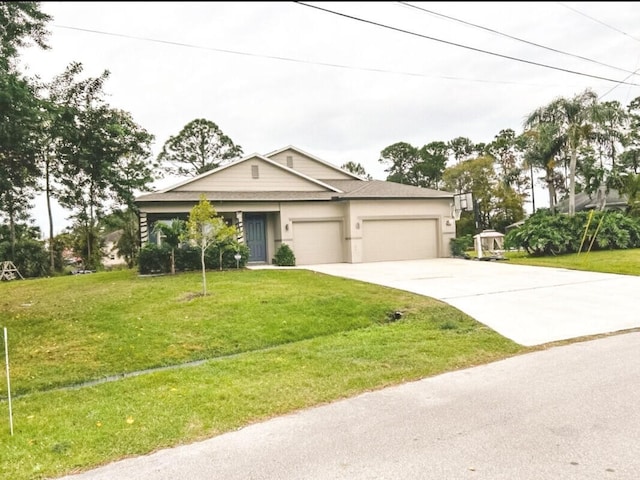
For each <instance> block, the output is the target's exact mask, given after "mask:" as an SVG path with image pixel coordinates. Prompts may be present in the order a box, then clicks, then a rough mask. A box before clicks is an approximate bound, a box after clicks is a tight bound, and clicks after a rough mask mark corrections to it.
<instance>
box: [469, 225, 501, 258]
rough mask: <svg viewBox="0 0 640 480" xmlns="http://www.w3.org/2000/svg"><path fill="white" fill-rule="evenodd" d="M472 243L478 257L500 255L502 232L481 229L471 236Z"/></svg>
mask: <svg viewBox="0 0 640 480" xmlns="http://www.w3.org/2000/svg"><path fill="white" fill-rule="evenodd" d="M473 243H474V247H475V250H476V253H477V255H478V258H482V257H484V256H486V255H488V256H496V255H499V256H502V254H503V253H504V234H503V233H500V232H496V231H495V230H483V231H482V232H480V233H478V234H477V235H474V236H473Z"/></svg>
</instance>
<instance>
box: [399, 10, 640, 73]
mask: <svg viewBox="0 0 640 480" xmlns="http://www.w3.org/2000/svg"><path fill="white" fill-rule="evenodd" d="M398 3H399V4H401V5H404V6H407V7H410V8H415V9H416V10H421V11H423V12H425V13H429V14H431V15H435V16H438V17H442V18H446V19H448V20H453V21H454V22H458V23H462V24H464V25H468V26H471V27H474V28H479V29H481V30H485V31H487V32H491V33H494V34H496V35H500V36H502V37H506V38H510V39H511V40H516V41H518V42H522V43H526V44H527V45H532V46H534V47H538V48H542V49H544V50H549V51H550V52H554V53H559V54H561V55H567V56H569V57H574V58H578V59H580V60H585V61H587V62H591V63H596V64H598V65H602V66H603V67H608V68H613V69H614V70H619V71H621V72H624V73H630V74H631V75H635V74H636V72H632V71H630V70H626V69H624V68H620V67H616V66H614V65H608V64H606V63H602V62H599V61H597V60H593V59H592V58H587V57H583V56H581V55H577V54H574V53H569V52H563V51H562V50H558V49H555V48H552V47H547V46H545V45H541V44H539V43H535V42H530V41H529V40H524V39H522V38H518V37H514V36H513V35H509V34H507V33H503V32H499V31H498V30H494V29H492V28H488V27H484V26H482V25H477V24H475V23H471V22H467V21H465V20H461V19H459V18H455V17H451V16H449V15H444V14H442V13H438V12H434V11H433V10H428V9H426V8H422V7H418V6H416V5H412V4H410V3H409V2H398Z"/></svg>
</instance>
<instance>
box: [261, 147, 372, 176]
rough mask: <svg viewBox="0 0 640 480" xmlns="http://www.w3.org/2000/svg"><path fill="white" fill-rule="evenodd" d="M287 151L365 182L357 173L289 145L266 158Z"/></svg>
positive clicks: (267, 155) (267, 154) (270, 153)
mask: <svg viewBox="0 0 640 480" xmlns="http://www.w3.org/2000/svg"><path fill="white" fill-rule="evenodd" d="M286 150H293V151H295V152H297V153H299V154H300V155H304V156H306V157H308V158H310V159H312V160H314V161H316V162H318V163H321V164H322V165H325V166H327V167H329V168H331V169H333V170H336V171H338V172H341V173H344V174H346V175H349V176H350V177H352V178H354V179H355V180H364V178H362V177H360V176H358V175H356V174H355V173H351V172H350V171H348V170H345V169H343V168H340V167H337V166H336V165H334V164H332V163H329V162H327V161H326V160H323V159H321V158H320V157H316V156H315V155H313V154H311V153H309V152H305V151H304V150H302V149H301V148H298V147H296V146H295V145H287V146H286V147H282V148H279V149H277V150H274V151H273V152H269V153H266V154H265V155H264V156H265V157H267V158H271V157H273V156H275V155H278V154H279V153H282V152H284V151H286Z"/></svg>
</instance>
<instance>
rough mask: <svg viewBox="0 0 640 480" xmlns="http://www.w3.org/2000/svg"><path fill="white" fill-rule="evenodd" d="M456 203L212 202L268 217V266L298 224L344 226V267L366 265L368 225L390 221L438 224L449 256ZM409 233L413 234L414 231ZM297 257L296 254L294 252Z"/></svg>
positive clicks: (222, 209) (228, 211)
mask: <svg viewBox="0 0 640 480" xmlns="http://www.w3.org/2000/svg"><path fill="white" fill-rule="evenodd" d="M196 203H197V202H184V203H173V204H171V205H169V206H163V205H162V204H161V203H160V204H157V205H154V204H148V205H143V206H141V211H143V212H147V213H151V214H154V213H155V214H162V213H169V212H171V213H175V212H183V213H188V212H189V211H190V210H191V209H192V208H193V206H194V205H195V204H196ZM451 203H452V200H451V199H448V198H444V199H415V200H349V201H346V200H345V201H331V202H322V201H316V202H303V201H300V202H251V203H245V202H242V203H240V202H222V203H216V202H213V206H214V208H215V209H216V211H217V212H218V213H220V214H225V216H232V217H234V218H235V214H236V212H243V213H261V212H262V213H265V214H266V219H267V222H266V240H267V242H266V243H267V245H266V247H267V252H266V253H267V262H268V263H269V262H271V259H272V258H273V256H274V255H275V252H276V251H277V249H278V247H279V246H280V245H281V244H282V243H286V244H288V245H289V246H290V247H292V248H293V247H294V236H293V234H294V225H293V222H309V221H318V222H322V221H326V222H332V221H333V222H335V221H339V222H341V223H342V236H343V237H344V238H343V240H342V243H343V247H342V248H343V258H344V261H345V262H350V263H361V262H362V261H363V239H362V233H363V222H364V221H367V220H385V219H407V220H409V219H433V220H435V221H436V224H437V227H436V228H437V235H436V236H437V240H436V241H437V242H438V246H437V248H438V256H439V257H449V256H450V255H451V251H450V240H451V239H452V238H454V237H455V232H456V230H455V221H454V219H453V218H452V217H451V213H452V209H451ZM409 233H410V232H409ZM294 253H295V251H294Z"/></svg>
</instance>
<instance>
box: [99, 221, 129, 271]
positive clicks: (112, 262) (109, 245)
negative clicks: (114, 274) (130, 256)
mask: <svg viewBox="0 0 640 480" xmlns="http://www.w3.org/2000/svg"><path fill="white" fill-rule="evenodd" d="M121 236H122V230H116V231H114V232H110V233H108V234H106V235H105V236H104V239H103V242H104V246H103V247H102V265H103V266H104V267H105V268H107V269H108V268H113V267H119V266H122V265H126V264H127V261H126V260H125V259H124V257H122V256H120V252H119V251H118V240H120V237H121Z"/></svg>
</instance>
